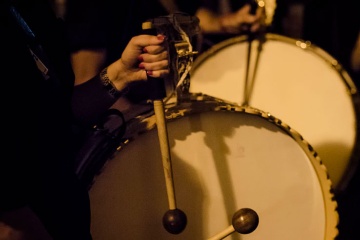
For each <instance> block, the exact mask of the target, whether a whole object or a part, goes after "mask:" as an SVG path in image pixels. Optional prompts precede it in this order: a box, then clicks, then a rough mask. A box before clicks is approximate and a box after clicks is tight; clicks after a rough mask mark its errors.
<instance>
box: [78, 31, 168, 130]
mask: <svg viewBox="0 0 360 240" xmlns="http://www.w3.org/2000/svg"><path fill="white" fill-rule="evenodd" d="M163 43H164V36H161V35H159V36H151V35H139V36H135V37H133V38H132V39H131V40H130V42H129V43H128V45H127V46H126V48H125V50H124V51H123V53H122V55H121V58H120V59H118V60H117V61H115V62H113V63H112V64H110V65H109V66H108V67H106V68H104V69H103V68H102V67H101V65H102V64H101V63H102V61H101V58H96V59H93V60H92V59H90V58H89V59H88V60H86V61H84V62H78V61H80V60H83V58H82V57H84V56H87V57H90V56H91V57H93V58H95V57H96V56H97V55H96V54H94V53H92V54H89V52H87V53H85V52H84V53H83V54H79V55H77V57H73V58H72V65H73V67H74V72H75V78H76V79H77V80H75V82H76V83H75V87H74V92H73V99H72V106H73V113H74V116H75V119H76V120H77V121H78V122H80V123H82V124H86V125H92V124H94V123H96V121H97V119H98V118H99V117H100V116H101V115H102V113H103V112H105V111H106V110H107V109H108V108H110V107H111V105H112V104H114V102H115V101H116V100H117V99H118V98H119V97H120V96H121V95H122V94H123V93H124V91H125V92H126V91H127V87H128V86H129V84H130V83H132V82H136V81H146V80H147V76H148V75H150V76H152V77H154V78H160V77H164V76H165V75H167V74H168V73H169V69H168V65H169V63H168V58H167V54H168V53H167V51H166V47H165V46H164V45H163ZM79 56H82V57H79ZM86 64H89V65H86ZM90 66H91V69H90ZM75 68H77V69H75ZM87 78H88V79H87Z"/></svg>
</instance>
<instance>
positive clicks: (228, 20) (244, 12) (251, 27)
mask: <svg viewBox="0 0 360 240" xmlns="http://www.w3.org/2000/svg"><path fill="white" fill-rule="evenodd" d="M264 14H265V13H264V9H263V8H260V7H258V8H257V9H256V12H255V14H252V13H251V5H250V4H246V5H244V6H243V7H242V8H240V9H238V10H237V11H236V12H234V13H230V14H226V15H223V16H221V17H220V18H219V22H220V26H221V28H222V30H223V31H224V32H226V33H231V34H240V33H242V32H244V31H250V32H256V31H258V30H259V29H260V26H261V19H262V17H263V16H264Z"/></svg>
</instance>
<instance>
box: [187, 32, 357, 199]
mask: <svg viewBox="0 0 360 240" xmlns="http://www.w3.org/2000/svg"><path fill="white" fill-rule="evenodd" d="M260 37H264V40H265V41H266V40H274V41H281V42H284V43H287V44H290V45H293V46H295V47H298V48H299V49H300V50H303V51H311V52H313V53H315V54H316V55H317V56H319V57H320V58H321V59H323V60H324V61H325V62H326V63H327V64H328V65H329V66H330V67H331V68H333V69H335V71H336V72H337V73H338V75H339V77H340V79H341V80H342V81H343V82H344V84H345V86H346V89H345V90H346V93H347V94H348V95H349V97H350V99H351V100H352V101H351V102H352V105H353V110H354V115H355V117H356V119H355V125H356V126H355V131H356V136H355V140H354V146H353V149H352V152H351V157H350V159H349V163H348V165H347V168H346V169H345V171H344V173H343V176H342V179H340V181H339V183H338V186H337V188H336V189H335V190H334V191H335V192H336V193H337V194H342V193H343V192H344V191H345V190H346V187H347V186H348V184H349V182H350V180H351V179H352V178H353V176H354V175H355V172H356V169H357V168H358V166H359V165H360V136H359V134H360V93H359V91H358V89H357V87H356V85H355V83H354V82H353V80H352V78H351V77H350V75H349V73H348V71H347V70H346V69H345V68H344V67H343V66H342V65H341V63H339V62H338V61H337V60H336V59H335V58H334V57H333V56H332V55H331V54H329V53H328V52H327V51H325V50H323V49H322V48H320V47H319V46H317V45H316V44H314V43H311V42H310V41H304V40H302V39H294V38H291V37H287V36H283V35H279V34H275V33H265V34H264V35H263V36H260ZM248 39H249V37H248V36H247V35H240V36H236V37H232V38H229V39H226V40H224V41H222V42H219V43H217V44H215V45H213V46H212V47H211V48H209V49H207V50H206V51H204V52H203V53H202V54H200V55H199V56H197V58H196V59H195V61H194V63H193V66H192V69H191V71H190V76H191V74H194V73H195V72H196V69H197V68H198V67H199V66H201V64H203V63H204V62H205V61H206V60H207V59H209V58H210V57H212V56H214V55H215V54H216V53H218V52H219V51H221V50H223V49H224V48H226V47H228V46H231V45H235V44H238V43H242V42H244V41H247V40H248ZM190 84H191V78H190ZM229 103H230V102H229ZM231 104H236V103H231Z"/></svg>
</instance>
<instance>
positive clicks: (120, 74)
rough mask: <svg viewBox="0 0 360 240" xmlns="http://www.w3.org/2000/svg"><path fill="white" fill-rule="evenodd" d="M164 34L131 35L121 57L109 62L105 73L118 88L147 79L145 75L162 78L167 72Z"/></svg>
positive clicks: (167, 64)
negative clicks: (111, 62)
mask: <svg viewBox="0 0 360 240" xmlns="http://www.w3.org/2000/svg"><path fill="white" fill-rule="evenodd" d="M168 68H169V61H168V52H167V50H166V46H165V36H163V35H158V36H153V35H138V36H135V37H133V38H132V39H131V40H130V41H129V43H128V45H127V46H126V48H125V50H124V51H123V53H122V56H121V58H120V59H119V60H118V61H116V62H115V63H113V64H111V65H110V66H109V67H108V69H107V73H108V76H109V78H110V80H111V81H112V82H113V83H114V84H115V86H116V87H117V88H118V89H122V88H124V85H127V84H128V83H130V82H134V81H144V80H147V75H149V76H151V77H154V78H160V77H161V78H163V77H165V76H166V75H167V74H169V69H168Z"/></svg>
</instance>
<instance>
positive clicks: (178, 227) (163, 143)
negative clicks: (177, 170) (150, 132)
mask: <svg viewBox="0 0 360 240" xmlns="http://www.w3.org/2000/svg"><path fill="white" fill-rule="evenodd" d="M142 28H143V30H146V31H149V32H150V31H151V30H154V29H153V28H152V23H151V22H144V23H143V24H142ZM150 34H152V35H154V34H153V33H150ZM148 81H149V82H151V81H152V82H154V81H156V82H157V83H156V85H157V87H159V83H161V82H162V83H163V81H161V79H152V78H151V77H150V76H148ZM160 88H161V91H160V92H161V93H158V94H157V96H151V98H152V99H153V105H154V112H155V117H156V126H157V130H158V137H159V144H160V151H161V157H162V163H163V170H164V175H165V183H166V190H167V195H168V202H169V210H168V211H167V212H166V213H165V214H164V216H163V219H162V220H163V226H164V228H165V229H166V230H167V231H168V232H169V233H172V234H179V233H181V232H182V231H183V230H184V229H185V227H186V224H187V217H186V215H185V213H184V212H183V211H182V210H180V209H178V208H176V200H175V190H174V181H173V175H172V166H171V155H170V147H169V139H168V133H167V126H166V119H165V109H164V103H163V100H162V99H163V98H164V97H165V96H166V91H165V85H164V83H163V85H162V86H161V87H160ZM155 92H156V91H155ZM159 95H161V96H159Z"/></svg>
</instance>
